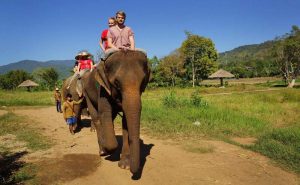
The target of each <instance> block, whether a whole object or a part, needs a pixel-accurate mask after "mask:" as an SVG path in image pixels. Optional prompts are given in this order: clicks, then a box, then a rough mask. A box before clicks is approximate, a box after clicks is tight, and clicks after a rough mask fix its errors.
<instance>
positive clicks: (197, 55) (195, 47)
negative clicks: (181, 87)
mask: <svg viewBox="0 0 300 185" xmlns="http://www.w3.org/2000/svg"><path fill="white" fill-rule="evenodd" d="M185 34H186V36H187V39H186V40H185V41H183V43H182V44H181V47H180V51H181V52H182V54H183V56H184V58H185V67H186V69H187V73H188V76H191V79H192V83H193V87H194V86H195V81H196V79H199V80H202V79H205V78H207V77H208V76H209V74H211V73H212V72H213V71H214V70H215V69H216V61H217V59H218V53H217V51H216V49H215V45H214V43H213V42H212V40H211V39H209V38H205V37H201V36H199V35H194V34H191V33H190V32H185Z"/></svg>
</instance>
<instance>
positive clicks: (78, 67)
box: [77, 62, 81, 73]
mask: <svg viewBox="0 0 300 185" xmlns="http://www.w3.org/2000/svg"><path fill="white" fill-rule="evenodd" d="M80 66H81V64H80V62H78V66H77V73H79V69H80Z"/></svg>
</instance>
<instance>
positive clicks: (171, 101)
mask: <svg viewBox="0 0 300 185" xmlns="http://www.w3.org/2000/svg"><path fill="white" fill-rule="evenodd" d="M178 104H179V103H178V100H177V97H176V94H175V92H174V91H171V92H170V93H169V94H167V95H165V96H164V97H163V105H164V106H166V107H176V106H177V105H178Z"/></svg>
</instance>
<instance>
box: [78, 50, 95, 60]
mask: <svg viewBox="0 0 300 185" xmlns="http://www.w3.org/2000/svg"><path fill="white" fill-rule="evenodd" d="M83 56H86V57H90V56H92V55H91V54H90V53H89V52H87V51H81V52H79V53H78V54H77V55H76V56H75V59H76V60H78V59H79V57H83Z"/></svg>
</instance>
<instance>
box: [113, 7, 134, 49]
mask: <svg viewBox="0 0 300 185" xmlns="http://www.w3.org/2000/svg"><path fill="white" fill-rule="evenodd" d="M125 19H126V14H125V12H123V11H118V12H117V13H116V22H117V25H116V26H113V27H111V28H109V30H108V33H107V42H108V47H109V48H111V49H114V50H119V49H131V50H134V49H135V43H134V34H133V31H132V30H131V28H130V27H128V26H125V24H124V23H125Z"/></svg>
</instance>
